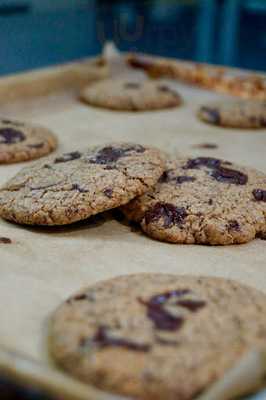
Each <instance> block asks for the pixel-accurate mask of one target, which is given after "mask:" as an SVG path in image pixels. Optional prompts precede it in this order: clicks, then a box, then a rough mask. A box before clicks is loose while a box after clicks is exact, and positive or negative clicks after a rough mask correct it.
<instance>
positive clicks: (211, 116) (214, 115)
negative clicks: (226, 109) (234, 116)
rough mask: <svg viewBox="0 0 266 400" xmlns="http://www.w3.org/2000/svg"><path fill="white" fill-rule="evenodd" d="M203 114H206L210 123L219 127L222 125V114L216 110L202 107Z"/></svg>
mask: <svg viewBox="0 0 266 400" xmlns="http://www.w3.org/2000/svg"><path fill="white" fill-rule="evenodd" d="M201 112H202V113H204V114H205V115H206V116H207V118H208V121H209V122H211V123H213V124H215V125H219V124H220V113H219V111H217V110H215V109H214V108H209V107H201Z"/></svg>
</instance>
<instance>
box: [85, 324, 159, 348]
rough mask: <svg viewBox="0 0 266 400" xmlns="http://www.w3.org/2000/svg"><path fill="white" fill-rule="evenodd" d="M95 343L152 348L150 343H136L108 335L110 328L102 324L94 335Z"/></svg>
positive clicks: (108, 345) (109, 345) (99, 344)
mask: <svg viewBox="0 0 266 400" xmlns="http://www.w3.org/2000/svg"><path fill="white" fill-rule="evenodd" d="M92 340H93V343H95V344H96V345H97V346H99V347H101V348H104V347H124V348H126V349H129V350H134V351H143V352H147V351H149V350H150V347H151V346H150V345H149V344H146V343H143V344H141V343H135V342H131V341H130V340H127V339H123V338H115V337H111V336H109V335H108V329H107V328H106V327H104V326H100V327H99V328H98V330H97V332H96V333H95V335H94V337H93V339H92Z"/></svg>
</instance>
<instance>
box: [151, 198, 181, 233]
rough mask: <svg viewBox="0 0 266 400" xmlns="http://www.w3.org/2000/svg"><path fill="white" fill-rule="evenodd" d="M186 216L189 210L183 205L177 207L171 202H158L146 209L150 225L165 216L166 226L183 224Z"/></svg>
mask: <svg viewBox="0 0 266 400" xmlns="http://www.w3.org/2000/svg"><path fill="white" fill-rule="evenodd" d="M186 217H187V212H186V210H185V209H184V208H183V207H175V206H174V205H173V204H169V203H156V204H155V205H154V206H153V207H152V208H150V209H149V210H148V211H146V213H145V222H146V224H147V225H148V224H150V223H152V222H156V221H158V220H159V219H160V218H163V220H164V228H170V227H171V226H173V225H182V224H183V222H184V220H185V218H186Z"/></svg>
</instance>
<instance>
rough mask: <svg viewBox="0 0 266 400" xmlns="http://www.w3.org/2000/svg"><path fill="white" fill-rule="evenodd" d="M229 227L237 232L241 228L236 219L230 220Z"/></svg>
mask: <svg viewBox="0 0 266 400" xmlns="http://www.w3.org/2000/svg"><path fill="white" fill-rule="evenodd" d="M227 229H228V230H229V231H237V232H239V231H240V230H241V229H240V225H239V223H238V221H236V220H235V219H232V220H231V221H229V222H228V224H227Z"/></svg>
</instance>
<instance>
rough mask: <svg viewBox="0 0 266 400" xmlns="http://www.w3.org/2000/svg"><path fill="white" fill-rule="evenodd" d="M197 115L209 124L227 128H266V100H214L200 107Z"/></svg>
mask: <svg viewBox="0 0 266 400" xmlns="http://www.w3.org/2000/svg"><path fill="white" fill-rule="evenodd" d="M198 117H199V118H200V119H201V120H202V121H204V122H207V123H209V124H213V125H218V126H224V127H229V128H241V129H259V128H266V102H265V101H264V102H262V101H261V102H258V101H247V100H242V101H228V102H225V101H221V102H216V103H213V104H209V105H204V106H202V107H200V109H199V111H198Z"/></svg>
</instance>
